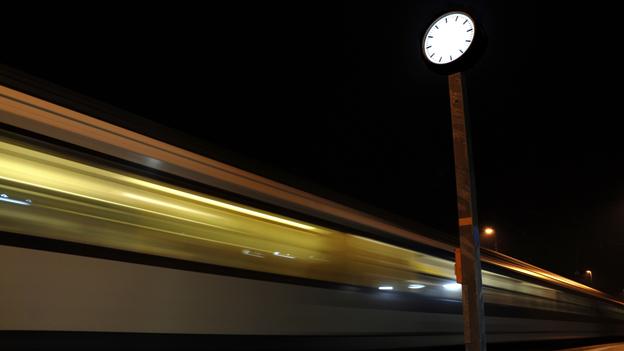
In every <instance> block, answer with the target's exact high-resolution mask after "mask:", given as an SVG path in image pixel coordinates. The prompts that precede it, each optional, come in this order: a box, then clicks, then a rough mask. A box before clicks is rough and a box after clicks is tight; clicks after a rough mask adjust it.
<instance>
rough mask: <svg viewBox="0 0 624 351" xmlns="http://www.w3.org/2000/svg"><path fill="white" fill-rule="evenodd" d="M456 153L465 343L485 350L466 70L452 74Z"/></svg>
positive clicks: (471, 350) (469, 349) (470, 349)
mask: <svg viewBox="0 0 624 351" xmlns="http://www.w3.org/2000/svg"><path fill="white" fill-rule="evenodd" d="M448 81H449V95H450V99H451V119H452V124H453V152H454V154H455V183H456V186H457V212H458V215H459V247H460V249H461V274H462V303H463V314H464V343H465V344H466V350H467V351H485V350H486V339H485V317H484V312H483V294H482V290H481V257H480V250H481V247H480V244H479V227H478V224H477V214H476V209H477V206H476V194H475V192H474V176H473V173H472V169H471V168H472V164H471V158H470V144H469V135H468V129H467V127H466V121H467V120H466V115H465V113H464V82H463V76H462V73H454V74H451V75H449V76H448Z"/></svg>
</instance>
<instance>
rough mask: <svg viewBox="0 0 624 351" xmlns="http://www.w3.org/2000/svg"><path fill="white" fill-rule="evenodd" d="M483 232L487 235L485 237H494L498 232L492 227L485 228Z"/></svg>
mask: <svg viewBox="0 0 624 351" xmlns="http://www.w3.org/2000/svg"><path fill="white" fill-rule="evenodd" d="M483 232H484V233H485V235H492V234H494V233H495V232H496V231H494V228H492V227H485V229H484V230H483Z"/></svg>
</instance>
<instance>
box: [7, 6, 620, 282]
mask: <svg viewBox="0 0 624 351" xmlns="http://www.w3.org/2000/svg"><path fill="white" fill-rule="evenodd" d="M458 6H459V7H462V8H467V9H468V10H469V11H470V12H471V13H472V14H473V15H474V16H475V18H476V20H477V21H479V22H480V23H481V24H482V25H483V28H484V29H485V31H486V32H487V35H488V39H489V43H488V48H487V50H486V52H485V54H484V56H483V57H482V58H481V60H480V61H479V62H478V63H477V64H476V66H474V67H473V68H471V69H469V70H468V71H467V72H466V76H467V80H468V104H469V113H470V116H471V120H472V133H473V152H474V158H475V173H476V177H477V194H478V205H479V220H480V224H482V225H486V224H488V225H492V226H494V227H495V228H496V229H497V233H498V234H497V235H498V240H499V246H500V249H501V251H503V252H504V253H508V254H510V255H512V256H515V257H518V258H520V259H524V260H526V261H529V262H531V263H534V264H536V265H539V266H542V267H544V268H547V269H550V270H552V271H554V272H557V273H560V274H562V275H566V276H570V277H573V276H574V272H575V271H579V270H585V269H591V270H592V271H593V273H594V284H595V286H597V287H599V288H602V289H604V290H607V291H609V292H612V293H616V292H618V291H620V290H621V289H623V288H624V280H623V279H622V274H621V273H620V272H618V271H617V268H618V267H619V266H622V264H621V257H622V256H623V255H624V230H623V229H622V228H624V156H622V151H623V150H622V147H621V145H620V135H621V132H620V129H619V128H618V127H617V125H616V123H615V121H614V119H616V118H621V117H620V116H618V106H617V104H618V103H619V102H618V99H620V100H621V97H618V95H617V93H616V92H615V90H610V89H606V88H605V87H604V85H602V83H598V79H601V77H602V78H604V77H605V75H608V74H609V72H607V71H606V69H607V68H606V67H600V61H599V60H598V61H592V60H591V57H589V58H588V57H585V56H584V55H583V54H581V53H580V51H582V50H578V49H575V48H576V47H577V46H576V45H574V43H573V42H574V39H570V36H566V35H564V34H565V33H564V32H557V31H549V32H547V34H545V33H546V32H543V31H542V27H541V26H540V25H539V24H538V20H537V14H538V13H539V12H540V11H541V8H539V7H538V6H537V5H536V4H535V3H534V2H531V1H523V2H507V1H455V2H448V1H439V0H431V1H376V2H364V1H354V2H346V3H342V2H328V3H325V4H323V3H320V2H312V1H309V2H295V3H293V2H283V3H279V2H276V3H272V4H268V3H266V2H262V3H259V2H258V3H256V2H249V3H239V2H235V3H228V5H224V4H222V5H209V7H208V8H205V9H204V8H202V9H201V10H199V9H196V10H195V11H193V10H192V9H188V8H186V9H184V10H183V9H171V8H164V7H163V8H150V9H149V11H147V10H146V9H143V10H141V9H137V10H127V11H118V10H110V9H93V8H89V9H84V10H85V11H89V13H90V14H93V13H94V12H98V14H99V15H98V16H91V15H90V16H84V17H81V16H72V17H70V18H67V19H66V20H65V19H64V20H63V21H58V22H55V23H50V25H49V26H48V27H47V28H46V29H45V30H41V31H39V32H37V34H36V35H35V36H33V37H29V40H28V41H22V43H21V44H18V45H22V46H21V50H22V52H28V53H29V54H28V55H22V56H19V55H17V56H16V57H18V58H19V60H15V62H6V63H7V64H8V65H9V66H12V67H15V68H17V69H20V70H23V71H24V72H27V73H29V74H32V75H34V76H37V77H40V78H43V79H46V80H48V81H50V82H53V83H57V84H59V85H61V86H64V87H66V88H69V89H72V90H75V91H77V92H79V93H82V94H85V95H87V96H91V97H93V98H96V99H99V100H101V101H104V102H107V103H110V104H112V105H114V106H117V107H119V108H122V109H124V110H127V111H130V112H132V113H135V114H138V115H140V116H143V117H145V118H148V119H150V120H153V121H157V122H159V123H161V124H163V125H165V126H168V127H171V128H174V129H176V130H180V131H183V132H185V133H188V134H191V135H193V136H194V137H196V138H198V139H201V140H202V143H203V144H204V145H205V146H206V148H205V150H207V151H206V152H205V153H206V154H207V155H208V156H211V157H215V158H218V159H220V160H221V161H225V162H228V163H232V164H235V165H238V166H240V167H243V168H247V169H250V170H252V171H255V172H257V173H260V174H262V175H265V176H268V177H271V178H274V179H277V180H280V181H284V182H287V183H290V184H293V185H295V186H299V187H302V188H304V189H306V190H309V191H312V192H317V193H321V194H323V195H325V196H328V197H330V198H333V199H336V200H338V201H343V202H346V203H347V204H350V205H354V206H365V207H366V206H372V207H375V208H378V209H380V210H379V211H377V213H383V211H387V212H388V213H391V214H393V215H396V216H400V217H404V218H407V219H409V220H412V221H415V222H419V223H423V224H426V225H428V226H431V227H433V228H436V229H438V230H440V231H443V232H446V233H449V234H450V235H452V236H454V235H455V233H456V231H457V229H456V216H457V214H456V208H455V206H456V205H455V184H454V178H453V177H454V173H453V172H454V168H453V167H454V166H453V158H452V149H451V147H452V144H451V141H452V140H451V129H450V115H449V106H448V90H447V80H446V77H445V76H441V75H438V74H435V73H432V72H430V71H429V70H427V68H426V67H425V65H424V63H423V62H422V60H421V58H420V53H419V44H420V36H421V35H422V32H423V31H424V29H426V27H427V24H428V23H427V22H428V21H429V20H432V19H433V18H432V17H433V16H434V14H436V13H439V12H441V11H444V10H446V9H449V8H451V9H452V8H456V7H458ZM25 43H27V44H25ZM544 43H546V44H544ZM24 56H28V57H26V58H25V57H24ZM564 58H565V59H564ZM597 90H599V91H600V94H594V93H595V92H596V91H597ZM620 115H621V114H620ZM227 152H231V153H233V154H234V155H235V156H233V157H230V156H224V155H230V154H228V153H227ZM361 204H364V205H361ZM490 244H491V243H488V242H484V243H483V245H484V246H488V245H490Z"/></svg>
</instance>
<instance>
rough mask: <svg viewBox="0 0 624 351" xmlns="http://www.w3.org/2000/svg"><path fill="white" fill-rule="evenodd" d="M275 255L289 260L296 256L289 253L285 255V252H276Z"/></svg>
mask: <svg viewBox="0 0 624 351" xmlns="http://www.w3.org/2000/svg"><path fill="white" fill-rule="evenodd" d="M273 255H275V256H279V257H284V258H289V259H291V260H292V259H294V258H295V256H293V255H291V254H289V253H283V252H279V251H275V252H273Z"/></svg>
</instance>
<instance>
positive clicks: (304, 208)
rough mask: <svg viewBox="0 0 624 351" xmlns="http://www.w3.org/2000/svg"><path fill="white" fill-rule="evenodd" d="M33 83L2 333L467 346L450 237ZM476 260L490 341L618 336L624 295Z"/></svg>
mask: <svg viewBox="0 0 624 351" xmlns="http://www.w3.org/2000/svg"><path fill="white" fill-rule="evenodd" d="M33 95H34V93H30V94H27V93H24V92H20V91H18V90H16V89H13V88H10V87H7V86H0V123H1V125H0V127H1V128H0V346H2V344H1V343H2V341H1V340H2V339H3V337H4V338H8V339H10V340H12V342H13V344H12V345H19V343H21V342H23V343H24V344H32V343H33V340H34V339H37V338H42V340H48V341H50V340H56V342H61V343H66V344H67V345H72V343H74V342H75V340H77V339H80V340H82V341H83V342H86V343H87V344H88V342H89V340H91V341H93V342H94V343H95V341H94V340H97V342H101V341H102V340H107V339H109V338H113V339H114V338H116V337H117V338H119V337H121V336H123V335H132V336H133V337H134V338H138V339H139V340H146V341H147V340H152V339H153V340H164V339H162V338H163V336H168V337H173V338H174V339H175V340H176V342H186V341H188V340H191V341H192V343H195V345H196V346H197V345H201V346H208V345H210V343H211V342H212V340H214V339H219V340H220V341H223V340H225V341H226V344H231V345H238V346H241V345H243V344H241V340H243V341H244V342H245V344H244V345H245V346H247V347H249V348H252V349H253V348H255V347H254V346H258V345H260V344H262V343H264V344H263V345H266V344H267V342H266V340H270V342H269V344H270V345H271V347H275V348H279V347H284V348H291V347H293V345H297V349H306V348H321V347H329V348H335V349H383V348H394V349H396V348H404V347H405V348H407V347H417V346H432V345H460V344H462V343H463V341H464V340H463V324H462V323H463V320H462V316H461V296H460V294H461V286H459V285H458V284H456V283H455V276H454V262H453V250H454V248H453V246H452V245H449V244H445V243H443V242H440V241H436V240H433V239H430V238H429V237H428V236H427V233H426V232H425V231H423V232H414V231H411V230H407V229H403V228H402V227H400V226H397V225H394V224H392V223H390V222H388V221H384V220H382V219H380V218H377V217H374V216H371V215H368V214H365V213H362V212H359V211H356V210H353V209H350V208H348V207H345V206H343V205H340V204H337V203H334V202H331V201H328V200H326V199H323V198H320V197H317V196H314V195H311V194H308V193H305V192H302V191H300V190H297V189H294V188H291V187H288V186H285V185H283V184H279V183H276V182H273V181H270V180H268V179H265V178H262V177H259V176H257V175H254V174H251V173H248V172H245V171H242V170H240V169H236V168H233V167H231V166H228V165H226V164H223V163H220V162H216V161H214V160H212V159H208V158H206V157H203V156H200V155H199V154H196V153H192V152H189V151H187V150H184V149H181V148H178V147H176V146H173V145H170V144H167V143H164V142H161V141H159V140H156V139H153V138H150V137H148V136H145V135H142V134H139V133H136V132H133V131H130V130H128V129H124V128H121V127H119V126H116V125H114V124H111V123H109V122H105V121H104V120H101V119H96V118H94V117H92V116H89V115H87V114H85V113H82V112H78V110H80V109H76V108H74V109H69V108H66V107H62V106H60V105H57V104H55V103H52V102H49V101H51V100H54V99H46V100H44V99H41V98H38V97H35V96H33ZM81 111H82V110H81ZM482 260H483V284H484V298H485V311H486V315H487V317H486V331H487V337H488V342H493V343H496V342H511V341H524V340H547V339H567V338H588V337H598V336H614V335H624V303H623V302H621V301H618V300H616V299H614V298H612V297H609V296H607V295H606V294H603V293H601V292H600V291H597V290H595V289H593V288H590V287H587V286H584V285H582V284H580V283H577V282H575V281H572V280H569V279H566V278H564V277H561V276H558V275H556V274H553V273H550V272H547V271H545V270H543V269H540V268H538V267H535V266H532V265H529V264H527V263H524V262H521V261H518V260H516V259H513V258H511V257H507V256H504V255H501V254H498V253H495V252H489V251H485V250H484V253H483V256H482ZM127 333H131V334H127ZM46 338H47V339H46ZM151 338H152V339H151ZM4 340H5V341H6V340H7V339H4ZM59 340H61V341H59ZM85 340H86V341H85ZM124 340H126V341H127V339H124ZM198 343H199V344H198ZM255 343H258V344H255ZM40 346H41V345H40ZM93 346H97V345H93ZM221 346H223V344H221Z"/></svg>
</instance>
